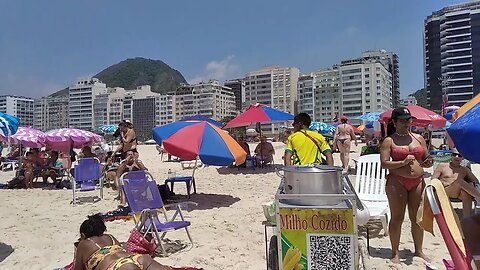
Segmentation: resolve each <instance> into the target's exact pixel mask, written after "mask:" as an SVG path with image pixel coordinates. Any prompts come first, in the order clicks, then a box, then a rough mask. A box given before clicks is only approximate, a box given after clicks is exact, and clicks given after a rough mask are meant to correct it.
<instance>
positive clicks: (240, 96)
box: [224, 79, 245, 113]
mask: <svg viewBox="0 0 480 270" xmlns="http://www.w3.org/2000/svg"><path fill="white" fill-rule="evenodd" d="M224 85H225V86H226V87H228V88H230V89H232V92H233V95H234V96H235V111H237V112H239V113H240V112H242V110H243V103H244V102H245V82H244V81H243V80H241V79H233V80H228V81H226V82H225V83H224Z"/></svg>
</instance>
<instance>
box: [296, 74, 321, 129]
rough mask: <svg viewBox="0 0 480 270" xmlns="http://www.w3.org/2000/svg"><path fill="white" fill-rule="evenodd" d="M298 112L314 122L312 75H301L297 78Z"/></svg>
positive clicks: (314, 107)
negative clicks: (308, 116)
mask: <svg viewBox="0 0 480 270" xmlns="http://www.w3.org/2000/svg"><path fill="white" fill-rule="evenodd" d="M297 91H298V94H297V96H298V112H302V113H308V115H310V117H312V120H314V121H315V117H314V115H315V111H316V109H318V107H316V106H315V85H314V75H313V74H309V75H301V76H299V77H298V86H297Z"/></svg>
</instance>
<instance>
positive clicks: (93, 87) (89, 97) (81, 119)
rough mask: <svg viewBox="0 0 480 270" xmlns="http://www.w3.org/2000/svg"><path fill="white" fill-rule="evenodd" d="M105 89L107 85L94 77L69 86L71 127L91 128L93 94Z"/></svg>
mask: <svg viewBox="0 0 480 270" xmlns="http://www.w3.org/2000/svg"><path fill="white" fill-rule="evenodd" d="M106 91H107V86H106V85H105V84H104V83H102V82H101V81H100V80H98V79H96V78H89V79H85V80H79V81H77V82H76V83H75V85H72V86H71V87H69V91H68V94H69V102H68V109H69V122H70V126H71V127H75V128H79V129H84V130H93V129H94V128H95V122H94V121H93V116H94V112H93V104H94V99H95V96H97V95H99V94H101V93H104V92H106Z"/></svg>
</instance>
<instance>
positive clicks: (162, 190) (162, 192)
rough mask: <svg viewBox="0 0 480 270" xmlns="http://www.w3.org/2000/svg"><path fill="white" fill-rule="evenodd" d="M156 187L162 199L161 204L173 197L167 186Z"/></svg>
mask: <svg viewBox="0 0 480 270" xmlns="http://www.w3.org/2000/svg"><path fill="white" fill-rule="evenodd" d="M157 187H158V191H159V192H160V196H161V197H162V201H163V203H167V201H168V200H169V199H170V197H171V196H174V195H175V193H173V192H172V191H170V188H169V187H168V185H165V184H162V185H157Z"/></svg>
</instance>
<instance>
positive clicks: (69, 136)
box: [45, 128, 102, 152]
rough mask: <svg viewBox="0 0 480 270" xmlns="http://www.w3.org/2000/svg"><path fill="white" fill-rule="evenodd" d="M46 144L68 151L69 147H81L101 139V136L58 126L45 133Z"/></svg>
mask: <svg viewBox="0 0 480 270" xmlns="http://www.w3.org/2000/svg"><path fill="white" fill-rule="evenodd" d="M45 139H46V143H47V146H48V147H49V148H51V149H54V150H58V151H62V152H68V151H69V150H70V147H71V146H72V145H73V148H82V147H84V146H88V145H92V144H94V143H98V142H101V141H102V136H100V135H97V134H95V133H93V132H90V131H85V130H81V129H76V128H60V129H54V130H50V131H48V132H46V133H45Z"/></svg>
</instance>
